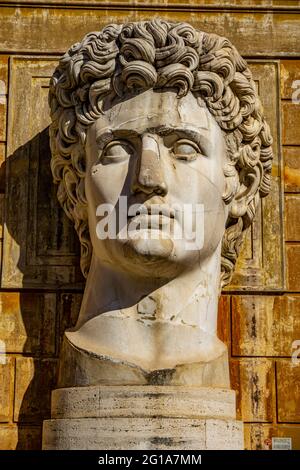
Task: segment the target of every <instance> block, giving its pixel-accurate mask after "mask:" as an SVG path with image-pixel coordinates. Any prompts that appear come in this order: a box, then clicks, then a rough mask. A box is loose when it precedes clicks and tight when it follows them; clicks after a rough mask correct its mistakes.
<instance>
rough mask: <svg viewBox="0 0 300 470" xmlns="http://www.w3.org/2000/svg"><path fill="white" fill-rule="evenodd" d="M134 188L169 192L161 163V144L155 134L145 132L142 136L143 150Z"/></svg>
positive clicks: (148, 191) (135, 189) (147, 192)
mask: <svg viewBox="0 0 300 470" xmlns="http://www.w3.org/2000/svg"><path fill="white" fill-rule="evenodd" d="M132 190H133V192H134V193H137V192H144V193H146V194H151V193H156V194H160V195H162V196H165V195H166V194H167V192H168V187H167V184H166V182H165V180H164V175H163V169H162V165H161V159H160V151H159V145H158V142H157V140H156V138H155V137H154V135H151V134H144V135H143V137H142V150H141V155H140V158H139V162H138V166H137V173H136V176H135V179H134V181H133V184H132Z"/></svg>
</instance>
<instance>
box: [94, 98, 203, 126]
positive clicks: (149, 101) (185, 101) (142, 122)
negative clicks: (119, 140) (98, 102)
mask: <svg viewBox="0 0 300 470" xmlns="http://www.w3.org/2000/svg"><path fill="white" fill-rule="evenodd" d="M106 108H107V109H106V110H105V111H104V115H103V116H101V117H100V118H99V119H98V121H97V126H96V127H97V129H99V130H101V129H102V131H103V130H104V129H105V128H106V129H107V128H109V129H112V130H113V129H119V130H122V129H124V130H134V131H136V132H143V131H144V130H145V129H149V128H156V127H161V126H166V127H187V128H189V129H191V130H193V129H195V130H196V129H197V130H199V129H203V130H209V127H210V124H211V122H210V119H209V112H208V111H207V109H206V108H205V107H203V106H202V107H201V106H200V105H199V103H198V101H197V99H196V98H195V97H194V96H193V94H192V93H188V94H187V95H186V96H184V97H182V98H178V96H177V95H176V93H174V92H170V91H164V92H155V91H153V90H147V91H146V92H144V93H141V94H139V95H135V96H132V97H130V98H128V99H126V100H124V101H122V102H121V103H117V104H115V105H109V104H107V103H106Z"/></svg>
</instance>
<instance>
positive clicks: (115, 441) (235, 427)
mask: <svg viewBox="0 0 300 470" xmlns="http://www.w3.org/2000/svg"><path fill="white" fill-rule="evenodd" d="M242 436H243V425H242V423H241V422H238V421H235V420H217V419H211V420H210V419H190V418H186V419H176V418H159V417H157V418H85V419H84V418H82V419H57V420H47V421H44V425H43V449H44V450H53V449H55V450H68V449H79V450H80V449H85V450H96V449H97V450H98V449H105V450H111V449H116V450H134V449H135V450H137V449H143V450H150V449H155V450H157V449H160V450H167V449H169V450H171V449H173V450H175V449H176V450H202V449H203V450H204V449H209V450H218V449H223V450H242V449H243V445H244V443H243V437H242Z"/></svg>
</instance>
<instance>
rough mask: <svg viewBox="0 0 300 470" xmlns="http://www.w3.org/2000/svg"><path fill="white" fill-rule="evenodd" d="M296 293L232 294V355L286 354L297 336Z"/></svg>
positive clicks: (299, 335) (299, 331)
mask: <svg viewBox="0 0 300 470" xmlns="http://www.w3.org/2000/svg"><path fill="white" fill-rule="evenodd" d="M299 309H300V296H297V295H284V296H275V297H274V296H261V295H260V296H259V295H247V296H233V297H232V354H233V355H234V356H290V355H291V354H292V348H291V345H292V343H293V341H295V340H297V339H298V338H300V318H299Z"/></svg>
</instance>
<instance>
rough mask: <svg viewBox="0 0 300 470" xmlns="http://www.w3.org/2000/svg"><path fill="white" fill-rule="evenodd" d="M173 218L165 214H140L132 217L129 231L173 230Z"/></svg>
mask: <svg viewBox="0 0 300 470" xmlns="http://www.w3.org/2000/svg"><path fill="white" fill-rule="evenodd" d="M171 220H172V217H169V216H167V215H164V214H151V213H149V214H140V215H136V216H135V217H131V218H130V220H129V223H128V228H129V230H130V231H131V230H143V229H144V230H163V229H167V228H171V227H170V224H171Z"/></svg>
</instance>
